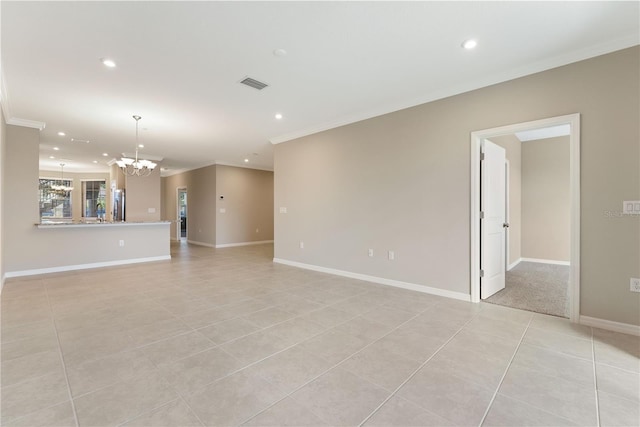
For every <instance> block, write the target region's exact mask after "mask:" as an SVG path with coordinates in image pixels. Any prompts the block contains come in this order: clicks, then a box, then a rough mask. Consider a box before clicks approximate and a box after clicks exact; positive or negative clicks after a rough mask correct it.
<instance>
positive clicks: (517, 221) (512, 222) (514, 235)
mask: <svg viewBox="0 0 640 427" xmlns="http://www.w3.org/2000/svg"><path fill="white" fill-rule="evenodd" d="M491 141H492V142H494V143H495V144H498V145H499V146H501V147H503V148H504V149H505V151H506V156H507V160H508V161H509V218H508V219H509V231H508V233H509V234H508V236H509V237H508V241H509V254H508V261H507V263H508V264H513V263H515V262H517V261H518V260H519V259H520V258H521V257H522V249H521V246H522V243H521V242H522V237H521V236H522V207H521V206H522V200H521V197H522V178H521V177H522V167H521V155H522V154H521V153H522V149H521V148H522V147H521V144H522V143H521V142H520V140H519V139H518V138H517V137H516V136H515V135H513V134H512V135H504V136H498V137H494V138H491Z"/></svg>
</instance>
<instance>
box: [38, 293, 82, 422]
mask: <svg viewBox="0 0 640 427" xmlns="http://www.w3.org/2000/svg"><path fill="white" fill-rule="evenodd" d="M45 293H46V295H47V302H48V303H49V312H50V313H51V321H52V323H53V330H54V332H55V334H56V341H57V342H58V354H59V355H60V362H61V363H62V372H63V373H64V381H65V383H66V384H67V393H68V394H69V402H70V404H71V410H72V411H73V419H74V421H75V423H76V427H79V426H80V423H79V422H78V414H77V412H76V405H75V403H74V401H73V394H72V393H71V384H70V383H69V376H68V375H67V366H66V364H65V361H64V354H63V353H62V345H61V344H60V336H59V335H58V326H57V325H56V322H55V318H54V316H53V308H52V307H51V300H50V298H49V288H48V286H47V285H46V284H45Z"/></svg>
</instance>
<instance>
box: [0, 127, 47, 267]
mask: <svg viewBox="0 0 640 427" xmlns="http://www.w3.org/2000/svg"><path fill="white" fill-rule="evenodd" d="M39 143H40V131H38V130H37V129H31V128H26V127H21V126H12V125H7V141H6V156H7V157H6V159H5V164H4V166H5V167H4V176H5V178H6V179H7V180H8V181H11V185H8V186H6V187H5V188H4V197H5V199H4V200H5V201H8V200H10V201H11V208H10V209H9V208H8V207H6V208H5V213H6V214H7V215H6V217H5V218H4V226H5V227H3V228H4V233H3V234H4V235H3V240H4V243H5V247H4V249H5V257H4V261H5V274H6V273H8V272H11V271H15V270H25V269H28V268H29V267H28V266H32V268H35V265H36V264H37V259H36V258H35V256H34V255H35V253H34V252H35V251H40V250H42V249H41V247H40V246H39V244H40V241H39V239H38V234H37V232H38V230H37V229H36V227H35V226H34V224H36V223H39V222H40V218H39V210H38V153H39V150H40V147H39ZM47 249H48V250H49V251H51V252H56V251H57V250H58V248H56V246H51V247H48V248H47Z"/></svg>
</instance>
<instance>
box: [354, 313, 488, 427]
mask: <svg viewBox="0 0 640 427" xmlns="http://www.w3.org/2000/svg"><path fill="white" fill-rule="evenodd" d="M481 311H482V309H481V310H480V311H478V312H477V313H475V314H474V315H473V316H472V317H471V318H470V319H469V320H467V321H466V322H465V323H464V324H463V325H462V326H460V328H459V329H458V330H457V331H456V332H455V333H454V334H453V335H452V336H451V337H449V339H448V340H447V341H446V342H445V343H443V344H442V345H441V346H440V347H438V349H437V350H436V351H435V352H434V353H433V354H432V355H431V356H429V358H427V360H425V361H424V362H422V363H421V364H420V366H418V367H417V368H416V369H415V370H414V371H413V372H412V373H411V374H410V375H409V377H408V378H407V379H406V380H404V381H403V382H402V384H400V385H399V386H398V387H396V389H395V390H393V391H392V392H391V394H390V395H389V396H388V397H387V398H386V399H385V400H383V401H382V403H380V405H378V406H377V407H376V408H375V409H374V410H373V411H372V412H371V413H370V414H369V415H367V417H366V418H365V419H364V420H362V421H361V422H360V424H358V427H362V426H363V425H364V423H366V422H367V421H368V420H369V419H370V418H371V417H372V416H374V415H375V413H376V412H378V411H379V410H380V408H382V407H383V406H384V404H385V403H387V402H388V401H389V400H391V398H392V397H394V396H395V395H396V393H398V391H400V389H401V388H402V387H404V386H405V384H407V383H408V382H409V381H411V379H412V378H413V377H415V376H416V374H417V373H418V372H419V371H420V370H421V369H422V368H423V367H424V366H425V365H426V364H427V363H429V362H430V361H431V359H433V357H434V356H435V355H436V354H438V353H439V352H440V350H442V349H443V348H444V347H446V345H447V344H449V343H450V342H451V341H452V340H453V339H454V338H455V337H456V336H458V334H459V333H460V332H462V330H463V329H464V328H465V327H466V326H467V325H468V324H469V323H470V322H471V321H472V320H474V319H475V318H476V317H477V316H478V315H479V314H480V312H481ZM419 407H420V408H421V409H424V408H422V406H419ZM428 412H431V411H428ZM435 415H438V416H439V417H440V418H443V419H445V420H447V421H449V419H447V418H445V417H443V416H442V415H439V414H435Z"/></svg>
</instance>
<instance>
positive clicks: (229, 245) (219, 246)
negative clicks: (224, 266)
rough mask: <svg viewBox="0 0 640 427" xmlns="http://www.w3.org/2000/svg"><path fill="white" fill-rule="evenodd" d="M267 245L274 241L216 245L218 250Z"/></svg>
mask: <svg viewBox="0 0 640 427" xmlns="http://www.w3.org/2000/svg"><path fill="white" fill-rule="evenodd" d="M266 243H273V240H258V241H255V242H240V243H225V244H222V245H216V248H233V247H235V246H251V245H264V244H266Z"/></svg>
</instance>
